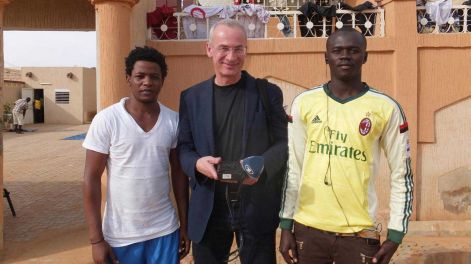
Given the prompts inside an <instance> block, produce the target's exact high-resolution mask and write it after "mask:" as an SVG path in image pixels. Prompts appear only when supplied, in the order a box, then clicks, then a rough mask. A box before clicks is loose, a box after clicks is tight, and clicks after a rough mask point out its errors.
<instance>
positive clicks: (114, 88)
mask: <svg viewBox="0 0 471 264" xmlns="http://www.w3.org/2000/svg"><path fill="white" fill-rule="evenodd" d="M90 1H91V3H92V4H93V5H94V6H95V14H96V34H97V60H98V61H97V103H98V106H97V110H98V111H100V110H102V109H103V108H105V107H107V106H109V105H111V104H113V103H116V102H118V101H119V99H121V98H122V97H125V96H126V95H128V90H127V85H126V78H125V72H124V58H125V57H126V56H127V54H128V53H129V51H130V49H131V10H132V7H133V6H134V5H135V4H137V3H138V2H139V0H90ZM142 30H145V29H142Z"/></svg>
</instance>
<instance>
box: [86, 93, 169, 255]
mask: <svg viewBox="0 0 471 264" xmlns="http://www.w3.org/2000/svg"><path fill="white" fill-rule="evenodd" d="M127 99H128V98H123V99H121V101H120V102H119V103H116V104H114V105H112V106H110V107H108V108H106V109H104V110H103V111H101V112H99V113H98V114H97V115H96V116H95V118H94V119H93V122H92V124H91V125H90V128H89V130H88V132H87V136H86V138H85V141H84V143H83V147H84V148H86V149H89V150H93V151H96V152H99V153H103V154H109V156H108V161H107V164H106V168H107V176H108V185H107V192H106V201H107V202H106V206H105V213H104V216H103V235H104V236H105V239H106V241H107V242H108V243H109V244H110V245H111V246H112V247H121V246H126V245H130V244H133V243H137V242H142V241H146V240H149V239H153V238H156V237H161V236H165V235H168V234H170V233H172V232H174V231H175V230H176V229H177V228H178V219H177V214H176V211H175V208H174V207H173V205H172V202H171V200H170V197H169V192H170V182H169V154H170V149H173V148H175V147H176V145H177V126H178V114H177V113H176V112H174V111H172V110H170V109H169V108H167V107H165V106H164V105H162V104H160V103H159V105H160V115H159V118H158V120H157V122H156V123H155V125H154V127H153V128H152V129H151V130H150V131H148V132H144V130H142V128H141V127H140V126H139V125H138V124H137V123H136V121H135V120H134V119H133V118H132V116H131V115H130V114H129V113H128V112H127V110H126V109H125V107H124V103H125V101H126V100H127Z"/></svg>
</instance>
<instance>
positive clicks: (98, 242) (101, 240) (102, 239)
mask: <svg viewBox="0 0 471 264" xmlns="http://www.w3.org/2000/svg"><path fill="white" fill-rule="evenodd" d="M103 241H105V238H103V237H102V238H101V239H99V240H98V241H95V242H93V241H92V240H91V239H90V244H91V245H96V244H100V243H101V242H103Z"/></svg>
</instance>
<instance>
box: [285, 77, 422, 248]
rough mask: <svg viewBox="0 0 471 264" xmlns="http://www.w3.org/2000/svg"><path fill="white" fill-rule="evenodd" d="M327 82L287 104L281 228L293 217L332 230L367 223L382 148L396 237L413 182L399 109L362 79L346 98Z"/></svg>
mask: <svg viewBox="0 0 471 264" xmlns="http://www.w3.org/2000/svg"><path fill="white" fill-rule="evenodd" d="M327 87H328V86H327V84H325V85H323V86H318V87H315V88H313V89H311V90H309V91H306V92H303V93H302V94H300V95H298V96H297V97H296V98H295V100H294V101H293V105H292V107H291V115H292V118H293V122H292V123H290V124H289V127H288V137H289V139H288V144H289V161H288V174H287V175H288V176H287V178H286V180H285V184H284V188H283V200H282V208H281V212H280V218H281V219H282V220H281V227H282V228H285V229H289V228H290V227H291V226H290V224H292V219H294V220H296V221H297V222H299V223H301V224H304V225H306V226H311V227H314V228H318V229H321V230H326V231H331V232H341V233H353V232H358V231H360V230H362V229H365V228H372V227H373V226H374V224H375V215H376V209H377V197H376V192H375V188H374V178H375V175H376V174H377V171H378V165H379V159H380V150H381V148H382V149H383V150H384V152H385V154H386V157H387V159H388V164H389V167H390V169H391V197H390V209H391V211H390V222H389V225H388V237H389V238H390V239H391V240H393V241H395V242H398V243H400V242H401V241H402V238H403V236H404V234H405V233H406V232H407V225H408V221H409V216H410V214H411V212H412V188H413V182H412V171H411V162H410V150H409V141H408V140H409V139H408V131H407V130H408V128H407V121H406V117H405V115H404V112H403V111H402V109H401V107H400V105H399V104H398V103H397V102H396V101H394V100H393V99H392V98H390V97H388V96H387V95H385V94H383V93H380V92H378V91H376V90H374V89H371V88H369V87H368V86H367V85H366V84H365V89H364V91H363V92H361V93H360V94H358V95H357V96H355V97H354V98H348V99H346V100H340V99H338V98H335V97H334V96H333V95H331V94H330V91H329V90H328V88H327Z"/></svg>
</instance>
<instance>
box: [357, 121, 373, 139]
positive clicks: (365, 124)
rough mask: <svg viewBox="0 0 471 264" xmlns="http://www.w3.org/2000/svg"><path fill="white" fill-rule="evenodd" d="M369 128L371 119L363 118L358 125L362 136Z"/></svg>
mask: <svg viewBox="0 0 471 264" xmlns="http://www.w3.org/2000/svg"><path fill="white" fill-rule="evenodd" d="M370 130H371V120H370V119H369V118H368V117H365V118H363V119H362V120H361V121H360V125H359V126H358V131H359V132H360V134H361V135H362V136H366V135H368V133H370Z"/></svg>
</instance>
